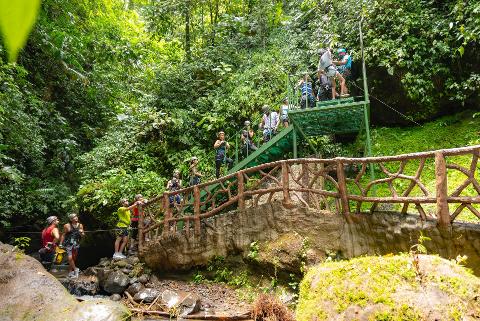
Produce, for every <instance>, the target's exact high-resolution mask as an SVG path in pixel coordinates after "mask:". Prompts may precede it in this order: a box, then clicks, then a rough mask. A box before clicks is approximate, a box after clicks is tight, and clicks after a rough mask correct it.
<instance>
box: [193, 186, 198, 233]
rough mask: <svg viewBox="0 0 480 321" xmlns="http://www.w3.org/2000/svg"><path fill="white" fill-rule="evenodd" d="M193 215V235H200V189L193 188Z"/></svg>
mask: <svg viewBox="0 0 480 321" xmlns="http://www.w3.org/2000/svg"><path fill="white" fill-rule="evenodd" d="M193 214H194V215H195V218H194V220H195V235H200V189H199V188H198V186H197V185H195V186H194V187H193Z"/></svg>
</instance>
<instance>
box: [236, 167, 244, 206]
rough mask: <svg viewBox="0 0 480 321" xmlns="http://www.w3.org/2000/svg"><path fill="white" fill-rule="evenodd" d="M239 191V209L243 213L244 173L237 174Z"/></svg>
mask: <svg viewBox="0 0 480 321" xmlns="http://www.w3.org/2000/svg"><path fill="white" fill-rule="evenodd" d="M237 189H238V193H237V196H238V209H239V210H241V211H242V210H244V209H245V195H244V192H245V180H244V177H243V172H242V171H239V172H237Z"/></svg>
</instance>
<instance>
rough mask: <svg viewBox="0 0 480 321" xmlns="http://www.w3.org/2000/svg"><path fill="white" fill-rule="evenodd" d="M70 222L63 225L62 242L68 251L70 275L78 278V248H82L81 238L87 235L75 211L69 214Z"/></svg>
mask: <svg viewBox="0 0 480 321" xmlns="http://www.w3.org/2000/svg"><path fill="white" fill-rule="evenodd" d="M68 218H69V220H70V222H69V223H67V224H65V225H64V226H63V234H62V237H61V240H60V244H62V246H63V247H64V248H65V250H66V251H67V257H68V272H69V273H68V277H70V278H78V274H79V272H80V269H79V268H77V267H76V266H75V262H76V261H77V257H78V250H79V248H80V240H81V238H82V237H83V236H85V232H84V230H83V225H82V224H81V223H80V222H79V220H78V216H77V214H75V213H72V214H70V215H68Z"/></svg>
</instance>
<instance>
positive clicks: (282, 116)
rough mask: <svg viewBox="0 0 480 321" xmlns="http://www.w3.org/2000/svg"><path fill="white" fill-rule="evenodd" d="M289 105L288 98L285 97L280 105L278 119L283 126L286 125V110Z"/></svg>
mask: <svg viewBox="0 0 480 321" xmlns="http://www.w3.org/2000/svg"><path fill="white" fill-rule="evenodd" d="M289 109H290V106H289V104H288V98H285V99H284V100H283V102H282V105H281V106H280V119H281V121H282V124H283V127H288V124H289V122H288V110H289Z"/></svg>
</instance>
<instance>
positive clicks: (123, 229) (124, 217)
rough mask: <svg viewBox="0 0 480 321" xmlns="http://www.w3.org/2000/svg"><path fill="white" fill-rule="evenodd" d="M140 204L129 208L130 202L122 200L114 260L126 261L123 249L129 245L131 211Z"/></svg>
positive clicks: (136, 203) (116, 232) (134, 204)
mask: <svg viewBox="0 0 480 321" xmlns="http://www.w3.org/2000/svg"><path fill="white" fill-rule="evenodd" d="M138 204H139V202H135V203H133V204H132V205H130V206H129V204H128V200H127V199H126V198H123V199H121V200H120V205H121V206H120V207H119V208H118V210H117V215H118V223H117V228H116V231H115V234H116V236H117V237H116V239H115V253H113V259H114V260H118V259H125V258H126V256H125V255H123V249H124V248H125V246H126V245H127V243H128V228H129V226H130V210H131V209H133V208H135V207H136V206H137V205H138Z"/></svg>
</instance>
